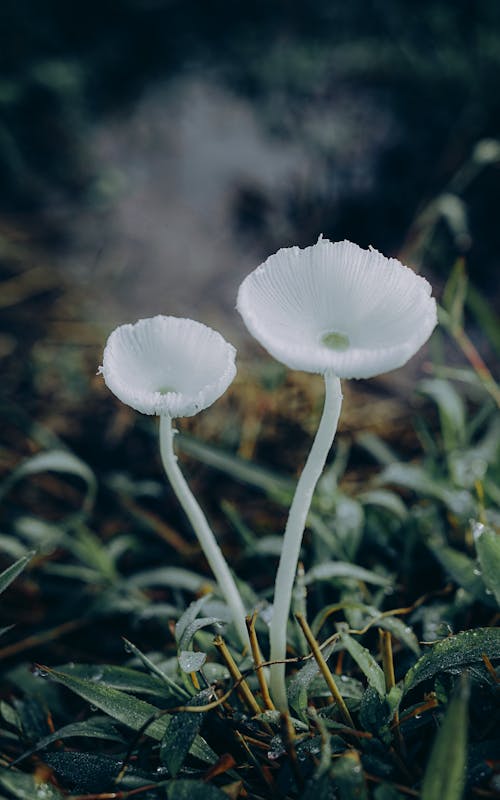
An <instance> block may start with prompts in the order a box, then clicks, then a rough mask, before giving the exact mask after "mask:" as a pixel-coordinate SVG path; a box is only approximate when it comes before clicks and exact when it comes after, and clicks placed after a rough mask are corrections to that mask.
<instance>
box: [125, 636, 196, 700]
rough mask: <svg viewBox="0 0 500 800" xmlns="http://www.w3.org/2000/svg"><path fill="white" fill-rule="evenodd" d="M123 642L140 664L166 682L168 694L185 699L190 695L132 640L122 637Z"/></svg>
mask: <svg viewBox="0 0 500 800" xmlns="http://www.w3.org/2000/svg"><path fill="white" fill-rule="evenodd" d="M123 641H124V642H125V650H127V652H129V653H133V655H134V656H136V658H138V659H139V661H140V662H141V664H143V665H144V666H145V667H146V669H147V670H149V672H152V673H153V675H156V676H157V677H158V679H159V680H160V681H162V683H163V684H166V686H167V687H168V694H173V695H174V696H175V697H179V698H181V699H185V698H186V697H189V696H190V695H189V694H188V693H187V692H186V690H185V689H183V688H182V687H181V686H178V685H177V684H176V683H175V681H173V680H172V678H171V677H170V675H166V674H165V673H164V672H163V671H162V670H161V669H160V668H159V667H158V666H157V665H156V664H154V663H153V662H152V661H151V659H150V658H149V657H148V656H147V655H146V654H145V653H143V652H142V650H139V648H138V647H136V646H135V644H133V643H132V642H130V641H129V640H128V639H125V638H124V639H123ZM163 694H165V687H164V688H163Z"/></svg>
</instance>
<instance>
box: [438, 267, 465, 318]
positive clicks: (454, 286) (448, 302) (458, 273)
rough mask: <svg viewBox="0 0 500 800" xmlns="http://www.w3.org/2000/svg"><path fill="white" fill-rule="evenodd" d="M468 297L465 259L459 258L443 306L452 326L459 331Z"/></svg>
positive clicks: (446, 287) (451, 274) (444, 293)
mask: <svg viewBox="0 0 500 800" xmlns="http://www.w3.org/2000/svg"><path fill="white" fill-rule="evenodd" d="M466 296H467V274H466V272H465V263H464V260H463V258H459V259H458V260H457V261H456V263H455V265H454V267H453V269H452V271H451V273H450V277H449V278H448V281H447V282H446V286H445V287H444V291H443V306H444V308H445V309H446V311H447V312H448V315H449V322H450V326H451V327H452V329H453V330H459V329H460V328H461V327H462V326H463V314H464V303H465V298H466Z"/></svg>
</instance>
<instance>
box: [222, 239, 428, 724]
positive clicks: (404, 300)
mask: <svg viewBox="0 0 500 800" xmlns="http://www.w3.org/2000/svg"><path fill="white" fill-rule="evenodd" d="M237 309H238V311H239V312H240V314H241V316H242V317H243V320H244V322H245V324H246V326H247V328H248V330H249V331H250V333H251V334H252V335H253V336H254V337H255V338H256V339H257V340H258V341H259V342H260V344H261V345H263V347H265V348H266V350H268V352H269V353H271V355H273V356H274V357H275V358H276V359H277V360H278V361H281V362H282V363H283V364H285V365H286V366H288V367H290V368H291V369H297V370H303V371H305V372H316V373H320V374H322V375H323V376H324V380H325V388H326V394H325V405H324V409H323V415H322V418H321V422H320V425H319V428H318V431H317V433H316V437H315V439H314V442H313V445H312V449H311V451H310V453H309V456H308V458H307V461H306V464H305V466H304V469H303V471H302V474H301V476H300V478H299V481H298V483H297V488H296V491H295V495H294V498H293V501H292V505H291V507H290V511H289V516H288V521H287V525H286V529H285V535H284V540H283V546H282V551H281V557H280V562H279V566H278V572H277V576H276V585H275V593H274V607H273V616H272V620H271V624H270V643H271V661H273V662H276V663H274V664H273V665H272V666H271V693H272V696H273V700H274V702H275V703H276V705H277V706H278V707H279V708H280V709H281V710H283V711H285V710H286V709H287V707H288V703H287V695H286V686H285V664H284V663H283V662H284V659H285V655H286V627H287V622H288V617H289V613H290V604H291V597H292V589H293V583H294V580H295V574H296V570H297V562H298V558H299V553H300V546H301V542H302V536H303V533H304V527H305V523H306V518H307V514H308V511H309V507H310V504H311V500H312V496H313V493H314V489H315V487H316V483H317V481H318V479H319V477H320V475H321V473H322V471H323V468H324V465H325V461H326V457H327V455H328V452H329V450H330V447H331V445H332V443H333V439H334V437H335V432H336V429H337V424H338V419H339V415H340V408H341V404H342V392H341V387H340V378H369V377H372V376H374V375H378V374H380V373H383V372H388V371H389V370H392V369H396V368H397V367H400V366H402V365H403V364H405V363H406V362H407V361H408V360H409V359H410V358H411V357H412V356H413V355H414V354H415V353H416V352H417V350H419V348H420V347H421V346H422V345H423V344H424V342H425V341H427V339H428V338H429V336H430V334H431V333H432V331H433V329H434V327H435V325H436V322H437V314H436V303H435V300H434V299H433V298H432V297H431V286H430V285H429V283H428V282H427V281H426V280H425V279H424V278H422V277H420V276H418V275H416V274H415V273H414V272H413V271H412V270H411V269H409V268H408V267H405V266H403V265H402V264H400V262H399V261H397V260H396V259H394V258H386V257H385V256H383V255H381V254H380V253H379V252H377V251H376V250H374V249H373V248H371V249H369V250H363V249H362V248H361V247H358V245H356V244H353V243H352V242H347V241H344V242H330V241H328V240H327V239H323V238H322V237H321V236H320V238H319V240H318V242H317V243H316V244H315V245H313V246H311V247H306V248H305V249H303V250H301V249H299V248H298V247H290V248H285V249H282V250H279V251H278V252H277V253H275V254H274V255H272V256H270V257H269V258H268V259H267V261H265V262H264V263H263V264H261V266H259V267H257V269H255V270H254V271H253V272H251V273H250V275H248V276H247V277H246V278H245V280H244V281H243V283H242V284H241V286H240V289H239V292H238V301H237Z"/></svg>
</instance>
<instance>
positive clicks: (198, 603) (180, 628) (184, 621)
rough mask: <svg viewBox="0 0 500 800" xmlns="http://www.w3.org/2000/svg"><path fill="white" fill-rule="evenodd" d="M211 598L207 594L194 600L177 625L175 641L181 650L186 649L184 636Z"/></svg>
mask: <svg viewBox="0 0 500 800" xmlns="http://www.w3.org/2000/svg"><path fill="white" fill-rule="evenodd" d="M209 598H210V595H208V594H206V595H203V597H200V598H198V600H194V601H193V602H192V603H190V604H189V605H188V607H187V608H186V610H185V612H184V614H182V615H181V616H180V617H179V619H178V620H177V622H176V623H175V641H176V642H177V646H178V647H179V648H182V649H184V642H183V638H184V635H185V633H186V631H187V629H188V628H189V627H190V626H191V624H192V623H193V622H194V620H195V619H196V617H197V616H198V614H199V613H200V611H201V609H202V608H203V606H204V605H205V603H206V602H207V600H208V599H209ZM188 644H189V642H188Z"/></svg>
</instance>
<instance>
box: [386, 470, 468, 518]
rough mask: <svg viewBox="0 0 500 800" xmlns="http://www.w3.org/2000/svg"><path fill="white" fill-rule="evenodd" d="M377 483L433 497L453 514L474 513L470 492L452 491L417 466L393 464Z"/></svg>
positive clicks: (462, 490)
mask: <svg viewBox="0 0 500 800" xmlns="http://www.w3.org/2000/svg"><path fill="white" fill-rule="evenodd" d="M377 483H378V484H387V483H390V484H394V486H402V487H403V488H405V489H411V490H412V491H414V492H416V493H417V494H419V495H423V496H424V497H433V498H435V499H436V500H439V501H440V502H441V503H444V505H445V506H446V507H447V508H448V509H449V510H450V511H451V512H452V513H453V514H458V515H461V516H464V515H466V514H469V515H470V514H471V513H472V512H473V508H474V502H473V499H472V495H471V494H470V492H467V491H466V490H465V489H450V487H449V486H448V485H447V484H445V483H443V481H440V480H436V479H435V478H434V477H433V476H432V475H430V474H429V473H428V472H426V470H425V469H423V467H419V466H416V465H415V464H404V463H400V462H397V463H394V464H391V465H390V466H388V467H386V468H385V469H384V470H383V471H382V472H381V473H380V475H379V476H378V478H377Z"/></svg>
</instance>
